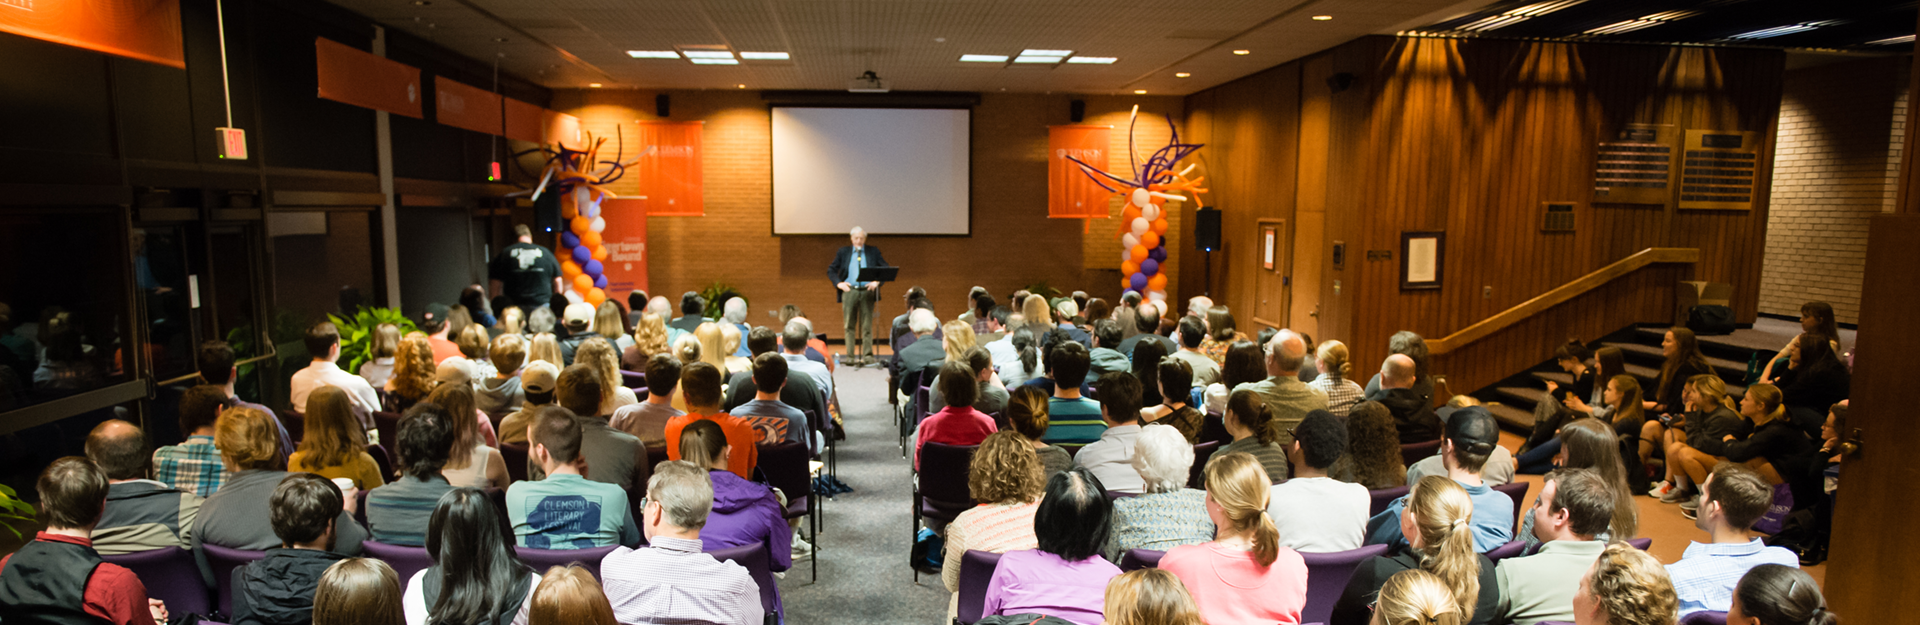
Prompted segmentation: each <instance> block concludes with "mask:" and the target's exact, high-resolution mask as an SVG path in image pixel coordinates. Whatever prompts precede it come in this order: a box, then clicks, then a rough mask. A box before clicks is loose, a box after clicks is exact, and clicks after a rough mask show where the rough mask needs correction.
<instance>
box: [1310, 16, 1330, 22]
mask: <svg viewBox="0 0 1920 625" xmlns="http://www.w3.org/2000/svg"><path fill="white" fill-rule="evenodd" d="M1331 19H1333V16H1331V15H1315V16H1313V21H1316V22H1325V21H1328V20H1331Z"/></svg>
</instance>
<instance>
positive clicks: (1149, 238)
mask: <svg viewBox="0 0 1920 625" xmlns="http://www.w3.org/2000/svg"><path fill="white" fill-rule="evenodd" d="M1140 244H1141V245H1145V246H1147V249H1148V250H1152V249H1153V248H1156V247H1160V235H1157V234H1154V233H1151V232H1149V233H1147V234H1146V235H1145V236H1142V237H1140Z"/></svg>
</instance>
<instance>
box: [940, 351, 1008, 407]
mask: <svg viewBox="0 0 1920 625" xmlns="http://www.w3.org/2000/svg"><path fill="white" fill-rule="evenodd" d="M965 365H966V367H967V369H968V370H971V371H972V372H973V374H972V375H970V376H968V379H969V380H972V381H973V385H974V397H973V409H974V410H978V411H980V412H984V413H988V414H992V413H995V412H1000V411H1003V410H1006V409H1007V399H1008V398H1009V395H1008V394H1007V387H1004V386H1001V385H999V384H998V383H996V382H994V379H993V375H994V372H993V354H992V353H991V352H988V351H987V350H986V348H984V347H975V348H973V349H969V350H967V362H966V363H965ZM941 375H945V374H944V373H942V374H941ZM940 385H941V382H940V376H934V378H933V394H932V397H931V398H929V401H928V402H927V405H928V406H931V407H932V409H933V410H934V411H939V410H940V409H942V408H946V407H947V396H946V394H944V393H942V392H941V390H940Z"/></svg>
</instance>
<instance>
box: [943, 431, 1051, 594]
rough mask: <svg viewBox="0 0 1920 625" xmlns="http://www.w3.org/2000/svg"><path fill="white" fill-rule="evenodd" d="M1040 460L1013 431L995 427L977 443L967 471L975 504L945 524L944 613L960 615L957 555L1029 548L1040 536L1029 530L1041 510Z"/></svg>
mask: <svg viewBox="0 0 1920 625" xmlns="http://www.w3.org/2000/svg"><path fill="white" fill-rule="evenodd" d="M1045 488H1046V483H1045V482H1042V481H1041V479H1040V459H1039V458H1037V457H1035V456H1034V454H1033V445H1032V444H1031V443H1029V442H1028V441H1027V439H1026V438H1025V437H1022V436H1020V435H1019V434H1016V433H1013V432H995V433H994V434H993V435H991V436H988V437H987V439H986V440H984V441H981V442H980V447H979V449H978V450H977V451H975V452H974V453H973V462H972V464H971V465H970V467H969V468H968V471H967V492H968V493H969V494H971V495H972V496H973V500H974V501H975V502H978V503H979V504H980V505H978V506H975V507H973V508H970V509H968V510H967V511H965V512H961V513H960V516H957V517H954V519H953V523H950V524H948V525H947V527H946V535H947V546H946V564H945V566H942V567H940V582H941V583H943V584H945V585H946V587H947V592H951V593H954V594H953V596H951V597H949V598H948V599H947V618H948V619H952V618H954V617H956V616H959V615H960V611H959V608H960V595H959V590H960V560H961V558H962V556H965V555H966V553H967V550H968V549H972V550H976V551H991V552H994V553H1006V552H1008V551H1015V550H1020V549H1033V548H1036V547H1038V546H1039V545H1040V539H1039V536H1038V535H1037V534H1035V533H1034V530H1033V517H1034V514H1036V513H1038V512H1039V511H1040V502H1039V499H1040V494H1041V492H1042V491H1043V490H1044V489H1045Z"/></svg>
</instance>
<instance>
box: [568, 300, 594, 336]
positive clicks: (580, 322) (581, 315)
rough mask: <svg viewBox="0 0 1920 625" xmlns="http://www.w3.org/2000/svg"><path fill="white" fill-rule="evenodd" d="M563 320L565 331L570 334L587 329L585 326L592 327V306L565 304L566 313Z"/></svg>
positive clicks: (578, 303) (575, 303)
mask: <svg viewBox="0 0 1920 625" xmlns="http://www.w3.org/2000/svg"><path fill="white" fill-rule="evenodd" d="M564 320H565V321H566V323H567V330H568V331H570V332H578V331H580V330H585V329H587V326H589V325H593V304H588V303H586V302H574V303H572V304H567V313H566V316H565V317H564Z"/></svg>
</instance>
